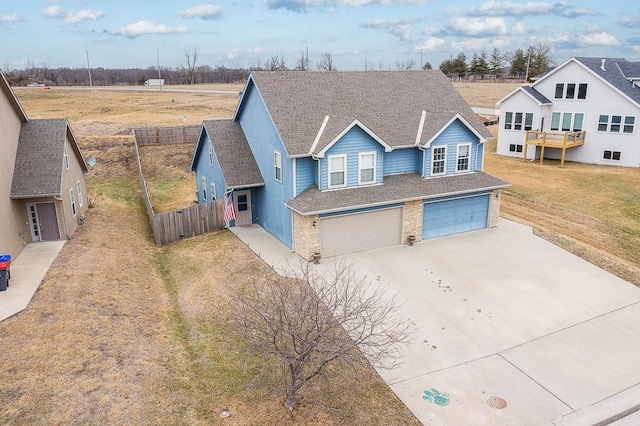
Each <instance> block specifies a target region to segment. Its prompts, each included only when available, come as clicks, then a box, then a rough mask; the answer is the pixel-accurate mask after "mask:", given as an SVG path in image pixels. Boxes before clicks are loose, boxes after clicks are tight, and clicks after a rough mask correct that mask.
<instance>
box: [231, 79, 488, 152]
mask: <svg viewBox="0 0 640 426" xmlns="http://www.w3.org/2000/svg"><path fill="white" fill-rule="evenodd" d="M251 81H253V82H255V84H256V86H257V88H258V91H259V93H260V95H261V96H262V99H263V100H264V102H265V104H266V105H267V108H268V110H269V113H270V114H271V117H272V119H273V121H274V123H275V125H276V128H277V129H278V132H279V134H280V136H281V137H282V140H283V142H284V144H285V147H286V149H287V152H288V153H289V155H290V156H293V157H296V156H306V155H309V153H310V150H311V148H312V146H313V143H314V141H315V140H316V138H317V136H318V134H319V131H320V130H321V128H322V124H323V122H324V121H325V118H326V117H327V116H328V117H329V118H328V120H327V122H326V125H325V127H324V129H323V131H322V133H321V135H320V137H319V138H318V143H317V144H316V146H315V147H314V149H313V152H312V154H317V153H319V152H320V151H322V150H323V148H325V147H326V146H327V145H328V144H329V143H331V142H332V141H333V140H335V138H336V137H337V136H338V135H339V134H340V133H341V132H342V131H343V130H344V129H345V128H346V127H347V126H349V125H350V124H351V123H353V121H354V120H359V121H360V122H361V123H362V124H363V125H364V126H366V127H367V128H368V129H369V130H371V131H372V132H373V133H375V134H376V135H377V136H378V137H379V138H380V139H382V140H383V141H384V142H385V143H386V144H388V145H390V146H391V147H392V148H396V147H406V146H410V145H414V144H415V142H416V137H417V135H418V129H419V127H420V122H421V117H422V114H423V111H425V112H426V118H425V120H424V125H423V131H422V134H421V136H420V144H421V146H424V144H426V143H427V142H428V141H429V140H430V139H431V138H432V137H433V136H434V135H435V134H436V133H437V132H439V131H440V130H441V129H442V126H444V125H445V124H447V123H448V122H449V121H450V120H451V119H452V118H453V117H454V116H455V115H456V114H460V115H461V116H462V117H463V118H464V119H465V120H466V121H467V122H468V123H469V124H470V125H471V126H472V127H473V128H474V130H475V131H476V132H477V133H478V134H479V135H481V136H482V137H483V138H485V139H491V138H492V137H493V136H492V135H491V133H490V132H489V131H488V130H487V129H486V127H485V126H484V125H483V124H482V123H481V122H480V120H479V119H478V117H477V116H476V115H475V113H474V112H473V111H472V110H471V108H470V107H469V105H468V104H467V103H466V102H465V101H464V99H463V98H462V96H460V94H459V93H458V92H457V91H456V90H455V88H454V87H453V86H452V85H451V83H450V82H449V80H448V79H447V78H446V77H445V76H444V75H443V74H442V72H440V71H439V70H427V71H367V72H296V71H283V72H270V71H258V72H253V73H252V74H251V77H250V80H249V83H248V85H247V89H249V84H251ZM245 92H246V90H245ZM242 103H243V101H242V100H241V102H240V104H239V106H238V110H237V111H236V117H235V118H237V117H238V114H240V113H241V110H242Z"/></svg>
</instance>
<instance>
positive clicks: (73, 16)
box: [64, 10, 104, 24]
mask: <svg viewBox="0 0 640 426" xmlns="http://www.w3.org/2000/svg"><path fill="white" fill-rule="evenodd" d="M103 16H104V13H103V12H100V11H98V10H81V11H80V12H69V13H67V14H65V16H64V22H66V23H67V24H79V23H80V22H83V21H95V20H97V19H100V18H102V17H103Z"/></svg>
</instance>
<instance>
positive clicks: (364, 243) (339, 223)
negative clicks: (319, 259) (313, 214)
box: [320, 207, 403, 257]
mask: <svg viewBox="0 0 640 426" xmlns="http://www.w3.org/2000/svg"><path fill="white" fill-rule="evenodd" d="M402 211H403V209H402V207H395V208H391V209H384V210H376V211H372V212H365V213H357V214H350V215H344V216H334V217H328V218H324V219H320V247H321V249H320V250H321V254H322V256H323V257H328V256H337V255H340V254H345V253H353V252H356V251H363V250H371V249H374V248H380V247H386V246H393V245H396V244H401V243H402Z"/></svg>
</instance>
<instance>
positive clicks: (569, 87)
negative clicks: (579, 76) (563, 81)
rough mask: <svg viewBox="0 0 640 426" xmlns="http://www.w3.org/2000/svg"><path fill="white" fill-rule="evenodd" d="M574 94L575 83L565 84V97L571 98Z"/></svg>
mask: <svg viewBox="0 0 640 426" xmlns="http://www.w3.org/2000/svg"><path fill="white" fill-rule="evenodd" d="M575 94H576V85H575V84H574V83H569V84H567V96H566V98H567V99H573V98H574V97H575Z"/></svg>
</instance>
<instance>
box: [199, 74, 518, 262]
mask: <svg viewBox="0 0 640 426" xmlns="http://www.w3.org/2000/svg"><path fill="white" fill-rule="evenodd" d="M491 137H492V136H491V134H490V133H489V132H488V131H487V129H486V128H485V127H484V125H483V124H482V123H481V122H480V121H479V120H478V118H477V117H476V115H475V114H474V113H473V111H472V110H471V108H470V107H469V106H468V105H467V104H466V102H465V101H464V100H463V99H462V97H461V96H460V95H459V94H458V93H457V92H456V90H455V89H454V88H453V86H452V85H451V84H450V83H449V81H448V80H447V79H446V78H445V77H444V75H443V74H442V73H441V72H440V71H437V70H436V71H415V72H414V71H398V72H384V71H381V72H294V71H285V72H262V71H260V72H253V73H252V74H251V75H250V76H249V79H248V81H247V84H246V86H245V89H244V91H243V92H242V96H241V98H240V101H239V103H238V107H237V109H236V111H235V114H234V116H233V118H232V119H231V120H211V121H205V122H204V123H203V126H202V131H201V133H200V137H199V140H198V144H197V146H196V149H195V153H194V156H193V160H192V164H191V170H192V171H194V172H195V174H196V185H197V190H198V201H199V202H207V201H211V200H212V199H216V198H220V197H224V196H226V195H227V194H229V193H233V200H234V205H235V209H236V212H237V219H236V220H235V221H232V222H231V223H230V224H229V225H230V226H250V225H253V224H258V225H260V226H262V227H263V228H264V229H266V230H267V231H268V232H270V233H271V234H272V235H274V236H275V237H276V238H278V239H279V240H280V241H281V242H282V243H284V244H285V245H286V246H287V247H289V248H291V249H292V250H294V251H295V252H296V253H298V254H299V255H300V256H302V257H303V258H305V259H312V258H313V257H315V256H318V255H321V256H334V255H339V254H345V253H350V252H355V251H361V250H368V249H373V248H378V247H385V246H389V245H397V244H403V243H407V242H417V241H420V240H422V239H425V238H434V237H440V236H444V235H448V234H453V233H458V232H467V231H473V230H477V229H482V228H487V227H492V226H496V224H497V218H498V214H499V208H500V190H501V188H504V187H506V186H508V184H507V183H506V182H503V181H501V180H499V179H496V178H494V177H492V176H490V175H488V174H486V173H484V172H483V171H482V167H483V152H484V143H485V141H486V140H487V139H490V138H491Z"/></svg>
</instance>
